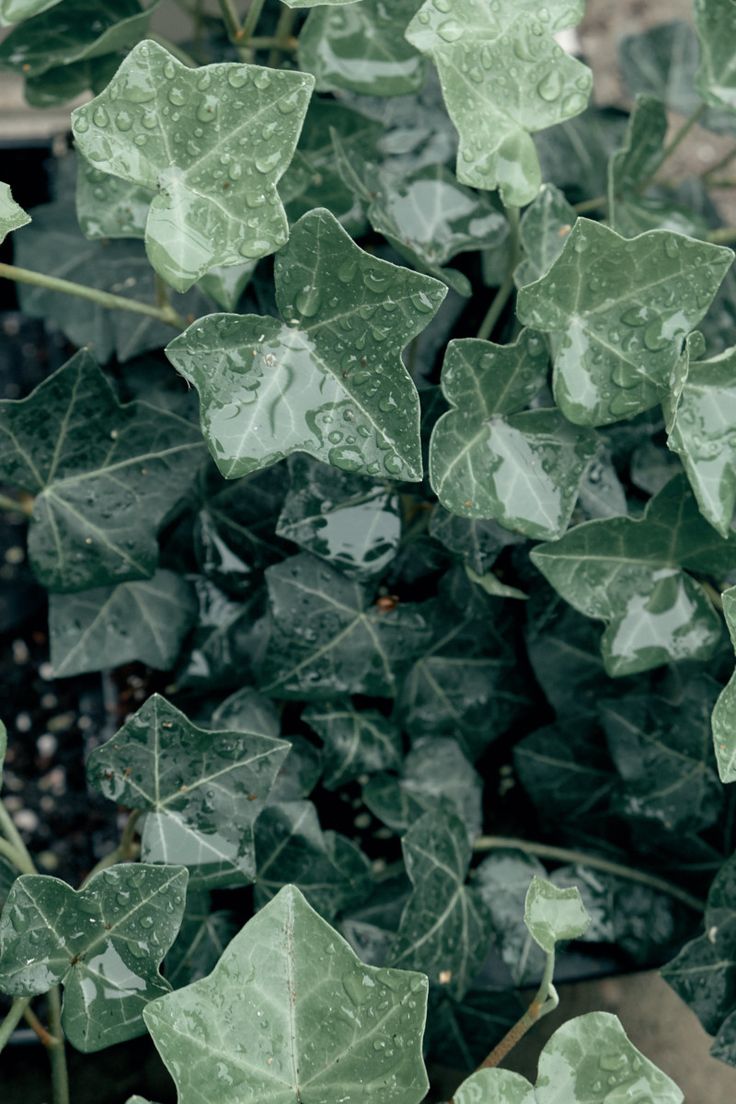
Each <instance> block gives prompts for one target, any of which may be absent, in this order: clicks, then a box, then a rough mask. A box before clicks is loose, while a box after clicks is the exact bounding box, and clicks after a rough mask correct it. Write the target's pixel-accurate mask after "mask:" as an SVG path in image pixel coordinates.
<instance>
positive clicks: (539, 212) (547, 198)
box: [514, 184, 578, 287]
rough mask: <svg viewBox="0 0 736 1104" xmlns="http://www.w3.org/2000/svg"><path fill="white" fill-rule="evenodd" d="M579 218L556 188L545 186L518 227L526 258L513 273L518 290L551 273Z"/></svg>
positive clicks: (549, 185) (550, 185) (552, 185)
mask: <svg viewBox="0 0 736 1104" xmlns="http://www.w3.org/2000/svg"><path fill="white" fill-rule="evenodd" d="M577 217H578V216H577V214H576V212H575V208H574V207H571V206H570V204H569V203H568V202H567V200H566V199H565V197H564V195H563V194H562V192H561V191H560V190H559V189H558V188H555V186H554V184H543V185H542V188H541V190H540V192H539V195H538V196H537V197H536V199H535V200H534V202H533V203H532V204H530V206H529V207H527V209H526V211H525V212H524V214H523V216H522V219H521V223H520V226H519V241H520V242H521V247H522V250H523V252H524V257H523V260H522V261H521V262H520V264H519V265H518V266H517V268H516V271H515V273H514V280H515V281H516V285H517V287H523V286H524V285H525V284H531V283H534V281H535V280H539V279H540V277H542V276H544V274H545V273H546V272H549V270H550V268H551V267H552V265H553V264H554V262H555V261H556V260H557V258H558V257H559V255H560V253H561V252H562V248H563V246H564V244H565V240H566V238H567V236H568V234H569V233H570V231H571V230H572V228H573V226H574V225H575V222H576V220H577Z"/></svg>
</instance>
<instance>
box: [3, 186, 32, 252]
mask: <svg viewBox="0 0 736 1104" xmlns="http://www.w3.org/2000/svg"><path fill="white" fill-rule="evenodd" d="M30 221H31V216H30V215H28V214H26V212H25V211H24V210H23V208H22V207H19V206H18V204H17V203H16V202H15V200H14V199H13V196H12V194H11V191H10V185H9V184H3V183H2V182H0V245H2V243H3V242H4V241H5V239H6V237H7V236H8V234H9V233H10V232H11V231H12V230H18V229H20V227H21V226H26V225H27V224H28V223H29V222H30Z"/></svg>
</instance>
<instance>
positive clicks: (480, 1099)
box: [454, 1069, 573, 1104]
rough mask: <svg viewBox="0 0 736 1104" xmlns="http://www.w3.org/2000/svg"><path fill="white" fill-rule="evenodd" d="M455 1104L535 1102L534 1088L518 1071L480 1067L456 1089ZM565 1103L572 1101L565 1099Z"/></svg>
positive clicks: (524, 1103) (533, 1103)
mask: <svg viewBox="0 0 736 1104" xmlns="http://www.w3.org/2000/svg"><path fill="white" fill-rule="evenodd" d="M454 1100H455V1104H537V1097H536V1095H535V1093H534V1089H533V1088H532V1086H531V1085H530V1084H529V1082H528V1081H527V1079H526V1077H522V1076H521V1074H520V1073H512V1071H511V1070H504V1069H481V1070H477V1071H476V1072H475V1073H474V1074H472V1075H471V1076H470V1077H469V1078H468V1079H467V1081H463V1083H462V1085H461V1086H460V1087H459V1089H457V1091H456V1093H455V1096H454ZM565 1104H573V1102H572V1101H571V1100H570V1101H565Z"/></svg>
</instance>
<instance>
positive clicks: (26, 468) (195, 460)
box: [0, 351, 202, 592]
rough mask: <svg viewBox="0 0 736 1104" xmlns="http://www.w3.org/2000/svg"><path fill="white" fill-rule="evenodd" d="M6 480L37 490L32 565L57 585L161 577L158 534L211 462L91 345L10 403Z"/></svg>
mask: <svg viewBox="0 0 736 1104" xmlns="http://www.w3.org/2000/svg"><path fill="white" fill-rule="evenodd" d="M0 442H1V444H0V479H1V480H2V481H3V482H4V483H6V484H7V485H9V486H11V487H17V488H19V489H20V490H23V491H26V492H28V493H29V494H32V495H35V499H34V504H33V514H32V517H31V525H30V531H29V536H28V550H29V556H30V561H31V566H32V567H33V570H34V572H35V574H36V576H37V578H38V579H39V580H40V582H42V583H43V585H44V586H46V587H47V588H48V589H49V590H51V591H62V592H67V591H77V590H86V589H88V588H90V587H95V586H101V585H109V584H110V583H113V582H118V581H119V582H123V581H125V580H128V579H145V578H148V577H150V576H151V575H153V573H154V571H155V570H156V564H157V561H158V544H157V541H156V534H157V531H158V530H159V529H160V528H161V526H162V525H163V524H164V522H165V521H166V520H167V519H168V518H169V517H170V516H171V515H172V513H173V512H174V511H175V510H176V508H177V506H178V505H179V503H180V502H181V501H182V500H183V498H184V497H185V495H186V494H187V493H188V491H189V489H190V486H191V483H192V481H193V479H194V476H195V474H196V472H197V469H198V468H199V466H200V465H201V462H202V447H201V441H200V440H199V436H198V434H197V431H196V428H195V427H194V426H192V425H190V423H189V422H187V421H185V420H184V419H183V418H180V417H178V415H175V414H168V413H165V412H163V411H161V410H158V409H156V408H154V407H152V406H148V405H147V404H146V403H141V402H132V403H128V404H127V405H125V406H121V405H120V404H119V403H118V400H117V398H116V397H115V394H114V392H113V390H112V387H111V386H110V384H109V382H108V381H107V379H106V378H105V376H104V375H103V374H102V372H101V371H100V369H99V368H98V367H97V365H96V364H95V362H94V361H93V359H92V357H91V356H90V355H89V353H87V352H86V351H82V352H79V353H77V354H76V355H75V356H73V357H72V359H71V360H69V361H67V363H66V364H65V365H64V366H63V367H62V368H59V370H58V371H57V372H55V373H54V374H53V375H51V376H49V377H48V379H46V380H44V381H43V382H42V383H41V384H39V386H38V387H37V388H36V389H35V391H33V392H32V394H31V395H29V396H28V398H27V399H20V400H5V401H4V402H1V403H0Z"/></svg>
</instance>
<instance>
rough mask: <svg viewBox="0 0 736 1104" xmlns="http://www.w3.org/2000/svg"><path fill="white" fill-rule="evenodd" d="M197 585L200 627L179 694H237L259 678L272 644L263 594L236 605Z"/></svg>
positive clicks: (181, 671)
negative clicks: (257, 672)
mask: <svg viewBox="0 0 736 1104" xmlns="http://www.w3.org/2000/svg"><path fill="white" fill-rule="evenodd" d="M191 582H192V583H193V585H194V590H195V593H196V596H197V602H198V604H199V613H198V615H197V624H196V625H195V628H194V632H193V633H192V634H191V635H190V636H189V637H188V648H187V650H186V652H185V655H184V657H183V658H182V659H181V660H180V665H179V668H178V671H177V674H176V685H177V688H178V689H184V688H186V689H192V690H198V691H202V690H204V689H208V690H209V689H215V688H217V689H225V690H233V689H235V688H236V687H238V686H242V685H243V682H244V681H245V680H246V679H251V680H252V678H253V668H254V666H255V665H257V663H258V662H259V661H260V658H261V656H262V654H263V649H264V647H265V643H266V637H267V633H268V626H267V624H266V618H265V616H264V613H265V609H264V607H265V600H264V595H263V591H262V590H256V592H255V593H254V594H252V595H250V596H249V597H247V598H246V599H245V600H241V601H233V600H232V599H231V598H229V597H228V596H227V595H226V594H224V593H223V592H222V591H221V590H220V589H219V588H218V587H216V586H215V585H214V584H213V583H211V582H210V581H209V579H205V578H203V577H202V576H201V575H195V576H194V577H193V578H192V579H191Z"/></svg>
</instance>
